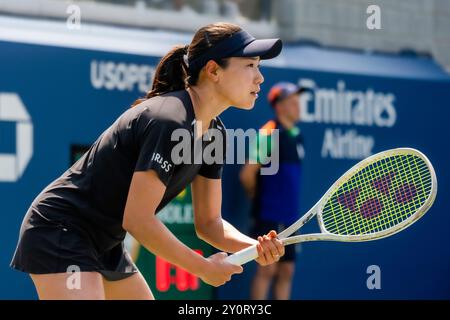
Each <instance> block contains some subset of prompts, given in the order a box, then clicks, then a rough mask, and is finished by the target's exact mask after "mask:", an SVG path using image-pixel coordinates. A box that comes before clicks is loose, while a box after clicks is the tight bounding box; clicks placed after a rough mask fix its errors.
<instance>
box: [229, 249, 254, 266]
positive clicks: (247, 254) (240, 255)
mask: <svg viewBox="0 0 450 320" xmlns="http://www.w3.org/2000/svg"><path fill="white" fill-rule="evenodd" d="M256 258H258V250H256V244H254V245H253V246H250V247H248V248H245V249H242V250H241V251H238V252H236V253H235V254H232V255H231V256H228V257H226V258H225V261H226V262H229V263H232V264H235V265H238V266H240V265H243V264H244V263H247V262H250V261H252V260H255V259H256Z"/></svg>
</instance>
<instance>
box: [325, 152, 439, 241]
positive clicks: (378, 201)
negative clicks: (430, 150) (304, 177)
mask: <svg viewBox="0 0 450 320" xmlns="http://www.w3.org/2000/svg"><path fill="white" fill-rule="evenodd" d="M431 189H432V179H431V173H430V172H429V169H428V166H427V165H426V163H425V162H424V160H423V159H421V158H420V157H418V156H415V155H394V156H389V157H387V158H382V159H380V160H377V161H375V162H373V163H371V164H369V165H367V166H366V167H363V168H361V169H360V170H359V171H358V172H357V173H356V174H354V175H353V176H352V177H351V178H349V180H347V181H346V182H344V183H343V184H342V185H341V186H340V187H339V188H338V189H337V191H336V192H335V193H334V194H333V195H332V196H330V198H329V200H328V201H327V203H326V204H325V206H324V208H323V211H322V220H323V224H324V227H325V229H326V230H327V231H328V232H330V233H334V234H339V235H360V234H370V233H375V232H380V231H384V230H387V229H389V228H392V227H393V226H395V225H397V224H399V223H401V222H402V221H404V220H406V219H408V218H409V217H410V216H412V215H413V214H414V213H416V212H417V210H418V209H419V208H420V207H421V206H422V205H423V204H424V203H425V201H426V200H427V199H428V197H429V195H430V193H431Z"/></svg>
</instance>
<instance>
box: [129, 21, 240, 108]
mask: <svg viewBox="0 0 450 320" xmlns="http://www.w3.org/2000/svg"><path fill="white" fill-rule="evenodd" d="M241 30H242V29H241V28H240V27H239V26H237V25H235V24H231V23H225V22H219V23H213V24H210V25H207V26H205V27H203V28H200V29H199V30H198V31H197V32H196V33H195V35H194V38H193V39H192V42H191V44H190V45H186V46H176V47H174V48H173V49H172V50H170V52H169V53H167V54H166V55H165V56H164V57H163V58H162V59H161V61H160V62H159V64H158V66H157V67H156V72H155V78H154V80H153V85H152V90H151V91H149V92H148V93H147V94H146V96H145V98H142V99H138V100H136V101H135V102H134V103H133V105H132V106H131V107H134V106H136V105H138V104H139V103H141V102H143V101H145V100H147V99H150V98H152V97H155V96H159V95H162V94H165V93H168V92H171V91H178V90H183V89H185V88H187V87H188V86H189V85H195V84H197V81H198V78H199V74H200V71H201V70H197V71H195V72H194V73H190V72H189V67H188V65H187V64H186V61H185V60H187V58H188V57H189V59H195V58H196V57H198V56H200V55H202V54H203V53H205V52H206V51H207V50H208V49H209V48H211V47H213V46H214V45H215V44H217V43H218V42H220V41H221V40H224V39H226V38H228V37H231V36H232V35H233V34H234V33H236V32H239V31H241ZM216 62H217V63H218V64H219V65H220V66H221V67H222V68H225V67H226V66H227V62H228V60H227V59H222V60H220V61H216Z"/></svg>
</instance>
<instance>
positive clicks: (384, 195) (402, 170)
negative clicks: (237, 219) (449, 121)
mask: <svg viewBox="0 0 450 320" xmlns="http://www.w3.org/2000/svg"><path fill="white" fill-rule="evenodd" d="M436 192H437V180H436V174H435V172H434V169H433V166H432V165H431V163H430V161H429V160H428V159H427V157H426V156H425V155H424V154H422V153H421V152H419V151H417V150H415V149H410V148H398V149H392V150H387V151H383V152H380V153H377V154H375V155H372V156H370V157H368V158H366V159H364V160H362V161H361V162H359V163H358V164H356V165H355V166H353V167H352V168H351V169H350V170H348V171H347V172H346V173H345V174H344V175H343V176H342V177H341V178H339V179H338V180H337V181H336V182H335V183H334V184H333V185H332V186H331V187H330V188H329V189H328V191H327V192H326V193H325V194H324V195H323V196H322V198H321V199H320V200H319V201H318V202H317V203H316V204H315V205H314V207H312V208H311V209H310V210H309V211H308V212H307V213H306V214H305V215H304V216H303V217H301V218H300V219H299V220H297V221H296V222H295V223H293V224H292V225H291V226H290V227H288V228H287V229H285V230H284V231H282V232H281V233H279V234H278V238H279V239H280V240H281V241H282V242H283V244H284V245H290V244H294V243H299V242H307V241H319V240H326V241H343V242H359V241H370V240H376V239H381V238H384V237H387V236H390V235H393V234H395V233H397V232H399V231H401V230H403V229H405V228H407V227H408V226H410V225H411V224H412V223H414V222H415V221H417V220H418V219H419V218H420V217H422V216H423V215H424V214H425V212H427V211H428V209H429V208H430V207H431V205H432V204H433V202H434V199H435V198H436ZM314 216H315V217H317V220H318V223H319V227H320V231H321V233H314V234H304V235H298V236H293V237H288V236H290V235H291V234H293V233H294V232H295V231H297V230H299V229H300V228H301V227H302V226H303V225H305V224H306V223H307V222H308V221H310V220H311V219H312V218H313V217H314ZM257 257H258V252H257V250H256V245H253V246H250V247H248V248H245V249H244V250H241V251H239V252H237V253H235V254H233V255H230V256H228V257H227V258H226V260H227V261H228V262H230V263H233V264H237V265H242V264H244V263H247V262H249V261H251V260H254V259H255V258H257Z"/></svg>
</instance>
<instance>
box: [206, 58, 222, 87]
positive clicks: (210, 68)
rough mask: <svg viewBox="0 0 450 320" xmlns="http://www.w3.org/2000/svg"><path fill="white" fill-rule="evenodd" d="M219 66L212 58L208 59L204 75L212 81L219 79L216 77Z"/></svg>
mask: <svg viewBox="0 0 450 320" xmlns="http://www.w3.org/2000/svg"><path fill="white" fill-rule="evenodd" d="M219 68H220V66H219V65H218V64H217V62H215V61H214V60H209V61H208V62H207V63H206V65H205V69H204V70H205V74H206V76H207V77H208V78H209V79H211V80H212V81H214V82H217V81H218V80H219V77H218V72H217V71H218V69H219Z"/></svg>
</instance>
